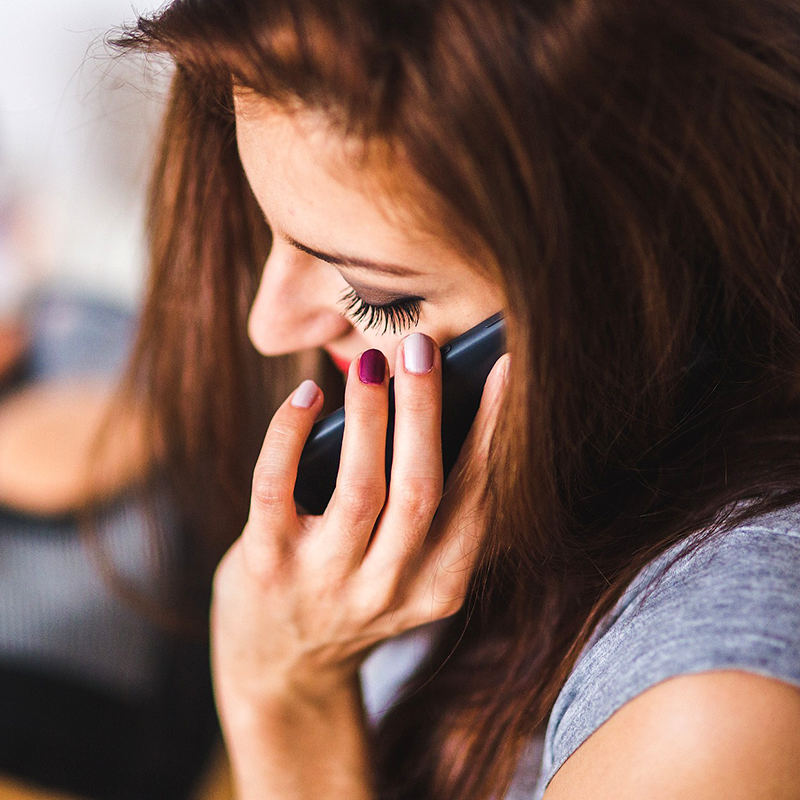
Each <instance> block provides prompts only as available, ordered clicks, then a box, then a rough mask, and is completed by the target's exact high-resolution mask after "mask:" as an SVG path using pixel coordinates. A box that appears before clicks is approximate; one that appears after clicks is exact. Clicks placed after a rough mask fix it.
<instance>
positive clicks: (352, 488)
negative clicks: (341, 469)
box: [336, 479, 386, 517]
mask: <svg viewBox="0 0 800 800" xmlns="http://www.w3.org/2000/svg"><path fill="white" fill-rule="evenodd" d="M385 500H386V489H385V487H384V485H383V483H382V482H381V483H379V482H377V481H375V480H374V479H349V480H346V481H344V482H343V483H342V484H341V485H337V487H336V502H337V504H338V505H339V507H340V508H342V509H343V510H344V512H345V513H346V514H347V515H349V516H354V517H362V516H367V515H373V514H375V515H376V514H377V513H378V512H379V511H380V509H381V508H383V504H384V502H385Z"/></svg>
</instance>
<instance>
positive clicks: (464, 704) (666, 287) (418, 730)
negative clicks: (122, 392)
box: [115, 0, 800, 800]
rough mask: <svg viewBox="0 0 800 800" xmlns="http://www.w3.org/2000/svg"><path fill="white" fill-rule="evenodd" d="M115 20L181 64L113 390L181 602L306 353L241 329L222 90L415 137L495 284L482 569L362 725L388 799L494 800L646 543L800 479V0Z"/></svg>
mask: <svg viewBox="0 0 800 800" xmlns="http://www.w3.org/2000/svg"><path fill="white" fill-rule="evenodd" d="M115 43H116V45H117V46H119V47H122V48H125V49H132V50H139V51H145V52H147V53H150V54H161V55H163V56H165V57H168V58H169V59H171V61H172V62H174V65H175V72H174V77H173V79H172V85H171V92H170V96H169V101H168V109H167V113H166V117H165V121H164V127H163V139H162V141H161V145H160V155H159V158H158V163H157V167H156V170H155V175H154V179H153V183H152V190H151V195H150V217H149V220H150V243H151V252H152V271H151V276H150V284H149V290H148V294H147V299H146V303H145V307H144V312H143V322H142V327H141V333H140V336H139V340H138V346H137V348H136V353H135V357H134V359H133V363H132V365H131V369H130V373H129V376H128V381H127V384H126V386H127V391H129V392H131V393H136V394H137V395H138V396H139V402H143V403H145V405H146V407H147V408H148V410H149V418H150V421H151V427H152V430H151V434H152V435H151V441H152V442H153V448H154V455H155V457H156V459H157V463H158V464H159V465H161V467H162V468H163V469H164V470H165V472H166V474H167V475H168V476H170V480H171V486H172V489H173V491H174V493H175V496H176V498H177V499H178V502H179V503H180V507H181V509H182V511H183V514H184V516H185V519H186V521H187V524H188V525H189V527H190V530H191V531H192V534H193V537H194V539H193V541H194V543H195V544H194V547H193V551H192V552H193V556H194V570H193V572H192V575H190V576H187V579H188V578H191V579H193V581H194V583H192V585H193V586H194V590H195V595H196V596H197V597H200V598H202V597H206V596H207V587H208V583H209V581H210V576H211V574H212V572H213V569H214V566H215V564H216V562H217V560H218V558H219V557H220V555H221V554H222V552H223V551H224V550H225V549H226V548H227V547H228V546H229V545H230V543H231V542H232V541H233V540H234V539H235V538H236V536H238V534H239V532H240V530H241V529H242V526H243V524H244V521H245V519H246V516H247V507H248V498H249V487H250V480H251V471H252V468H253V464H254V462H255V458H256V454H257V451H258V447H259V445H260V442H261V437H262V435H263V431H264V429H265V427H266V424H267V421H268V419H269V417H270V415H271V413H272V411H273V410H274V408H276V407H277V404H278V403H279V402H280V401H281V400H282V399H283V398H284V397H285V396H286V394H287V393H288V392H289V391H290V390H291V389H292V388H294V385H295V383H296V381H297V380H298V378H299V377H300V373H301V371H302V370H300V369H299V368H298V357H295V356H286V357H278V358H269V359H263V358H260V357H258V356H257V355H256V354H255V352H254V351H253V349H252V347H251V346H250V345H249V343H248V341H247V338H246V317H247V313H248V311H249V307H250V304H251V303H252V301H253V298H254V294H255V289H256V285H257V282H258V278H259V275H260V272H261V270H262V269H263V265H264V262H265V260H266V257H267V254H268V252H269V249H270V244H271V235H270V230H269V228H268V227H267V225H266V223H265V222H264V219H263V216H262V214H261V212H260V210H259V208H258V206H257V204H256V201H255V199H254V197H253V195H252V194H251V191H250V189H249V187H248V184H247V181H246V179H245V176H244V173H243V170H242V165H241V163H240V160H239V157H238V153H237V148H236V140H235V118H234V113H233V104H232V85H241V86H244V87H248V88H250V89H251V90H253V91H254V92H256V93H258V94H259V95H262V96H264V97H266V98H271V99H274V100H277V101H279V102H281V103H284V104H286V107H287V108H288V107H289V106H291V105H292V104H296V103H298V102H299V103H300V104H301V105H302V106H305V107H308V108H313V109H315V110H321V111H324V112H325V113H326V115H327V117H328V119H329V120H330V121H331V124H332V125H334V126H335V128H336V129H337V130H339V131H341V133H342V135H346V136H348V137H350V138H353V139H355V140H357V141H361V142H363V143H364V145H365V147H366V152H367V153H369V152H370V146H371V145H373V144H380V145H381V146H382V151H386V150H387V148H388V151H389V152H391V153H396V154H398V155H402V158H403V163H404V164H406V165H408V166H409V167H410V169H411V170H412V172H413V174H414V176H415V178H416V179H417V181H418V185H419V186H420V187H423V188H424V191H420V205H419V207H420V214H421V216H423V217H424V218H426V219H428V220H431V219H432V220H434V223H435V227H436V229H437V230H438V231H439V232H440V233H441V235H442V236H445V235H446V236H448V237H450V239H451V241H452V242H453V244H454V246H457V247H460V248H461V250H462V251H463V252H464V253H465V254H466V255H469V254H473V253H475V252H476V250H475V248H476V247H477V248H479V252H480V253H482V254H483V256H485V257H482V259H481V265H482V266H481V268H482V269H485V270H487V271H488V272H489V273H490V274H491V275H492V276H493V277H494V279H495V280H496V281H497V282H498V284H499V285H501V286H502V287H503V289H504V290H505V292H506V296H507V298H508V306H507V312H508V322H509V328H508V331H509V332H508V343H509V350H510V351H511V353H512V361H511V376H510V382H509V386H508V391H507V396H506V400H505V402H504V406H503V409H502V413H501V417H500V421H499V423H498V428H497V431H496V434H495V437H494V441H493V447H492V453H491V458H490V461H489V464H488V467H487V476H486V477H487V495H486V500H487V503H488V504H489V509H490V513H489V519H490V520H491V522H490V529H489V530H488V531H487V537H486V545H485V548H484V552H483V558H482V561H481V567H480V569H479V570H478V573H477V574H476V577H475V580H474V581H473V588H472V591H471V593H470V596H469V598H468V601H467V602H466V603H465V605H464V608H463V609H462V611H461V612H460V613H459V614H457V615H455V616H454V617H453V618H451V619H450V620H449V621H448V623H447V625H446V626H445V630H444V632H443V634H442V636H441V638H440V639H439V641H438V643H437V645H436V646H435V648H434V650H433V652H432V653H431V655H430V656H429V658H428V659H427V661H426V662H425V663H424V664H423V665H422V666H421V667H420V668H419V670H418V672H417V673H416V675H415V676H414V677H413V678H412V679H411V680H410V681H409V682H408V684H407V685H406V687H405V690H404V694H403V696H402V698H401V700H400V701H398V702H397V703H396V704H395V706H394V708H393V709H392V710H391V712H390V713H389V714H388V716H387V717H386V718H385V720H384V722H383V724H382V725H381V727H380V729H379V730H378V731H377V732H376V734H375V758H376V770H377V773H378V776H379V785H380V792H381V796H382V797H385V798H407V799H409V800H410V799H411V798H413V799H414V800H420V798H423V799H424V798H427V799H428V800H433V799H434V798H435V799H436V800H487V798H489V797H491V796H494V797H501V796H502V795H503V793H504V791H505V790H506V789H507V787H508V786H509V783H510V780H511V778H512V776H513V772H514V768H515V765H516V763H517V761H518V758H519V756H520V753H521V752H522V748H523V747H524V745H525V743H526V741H527V740H528V738H529V737H530V736H531V735H532V734H533V733H534V732H536V731H537V730H539V729H540V728H541V726H542V724H543V723H544V722H545V721H546V719H547V716H548V713H549V711H550V709H551V707H552V705H553V702H554V700H555V697H556V696H557V694H558V692H559V690H560V688H561V686H562V685H563V683H564V681H565V679H566V677H567V675H568V674H569V672H570V670H571V668H572V666H573V665H574V663H575V660H576V658H577V656H578V654H579V653H580V651H581V649H582V647H583V646H584V645H585V644H586V642H587V640H588V638H589V636H590V635H591V632H592V630H593V629H594V627H595V626H596V624H597V623H598V621H599V620H600V619H601V618H602V616H603V615H604V614H605V613H607V612H608V611H609V610H610V609H611V608H612V606H613V604H614V603H615V602H616V601H617V599H618V598H619V597H620V595H621V594H622V592H623V591H624V589H625V587H626V586H627V585H628V583H629V582H630V581H631V580H632V578H633V577H634V576H635V575H636V574H637V572H638V571H639V570H640V569H641V568H642V567H643V566H644V565H645V564H646V563H648V562H649V561H650V560H651V559H653V558H654V557H655V556H657V555H658V554H660V553H662V552H664V551H665V550H666V549H667V548H669V547H670V546H672V545H673V544H675V543H677V542H679V541H681V540H683V539H685V538H686V537H688V536H689V535H690V534H692V533H695V532H702V533H703V535H704V536H712V535H720V534H721V533H723V532H724V531H725V530H726V529H729V528H730V526H731V525H733V524H735V523H737V522H740V521H742V520H743V519H745V518H749V517H752V516H754V515H756V514H759V513H762V512H764V511H767V510H772V509H776V508H779V507H783V506H786V505H789V504H791V503H795V502H797V501H798V500H800V402H798V390H799V389H800V372H799V369H798V368H799V366H800V364H799V362H800V329H799V328H798V321H799V320H800V271H799V270H798V257H800V203H799V202H798V200H799V199H800V198H799V196H798V188H800V182H798V178H800V160H799V155H800V152H799V149H798V148H799V143H800V138H799V136H800V4H798V2H797V1H796V0H759V2H758V3H754V2H752V1H751V0H646V1H643V0H336V1H334V0H175V2H172V3H171V4H169V5H168V6H167V7H166V8H164V9H162V10H161V11H159V12H157V13H155V14H152V15H150V16H145V17H142V18H140V19H139V20H138V21H137V22H136V23H135V24H134V25H132V26H130V27H129V28H128V29H126V30H125V31H124V32H123V33H121V34H119V35H118V36H117V37H116V39H115ZM303 356H304V357H305V358H306V361H305V363H306V366H307V365H308V363H309V362H308V354H303ZM314 363H315V364H316V366H315V369H316V373H317V374H316V377H317V378H318V379H319V381H320V382H321V383H322V385H323V388H325V389H326V393H327V395H328V398H327V399H328V402H329V404H330V406H335V405H337V404H338V403H339V402H341V381H340V380H339V381H338V384H337V383H336V382H335V381H336V376H335V374H334V372H333V370H332V369H331V368H330V365H329V364H327V363H326V362H325V360H324V358H323V357H320V358H318V359H316V360H315V362H314ZM304 377H307V375H304ZM743 500H746V501H748V502H747V503H737V501H743ZM731 509H735V511H734V512H733V513H730V512H731ZM698 541H699V540H698ZM190 582H191V581H190Z"/></svg>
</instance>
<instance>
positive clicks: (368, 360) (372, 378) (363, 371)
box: [358, 350, 386, 384]
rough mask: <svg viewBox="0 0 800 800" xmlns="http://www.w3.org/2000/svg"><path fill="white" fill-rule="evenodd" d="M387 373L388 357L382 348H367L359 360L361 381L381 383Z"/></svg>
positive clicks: (359, 377)
mask: <svg viewBox="0 0 800 800" xmlns="http://www.w3.org/2000/svg"><path fill="white" fill-rule="evenodd" d="M385 375H386V359H385V358H384V357H383V353H381V351H380V350H367V351H365V352H364V353H362V354H361V358H360V359H359V361H358V379H359V380H360V381H361V383H370V384H380V383H383V378H384V376H385Z"/></svg>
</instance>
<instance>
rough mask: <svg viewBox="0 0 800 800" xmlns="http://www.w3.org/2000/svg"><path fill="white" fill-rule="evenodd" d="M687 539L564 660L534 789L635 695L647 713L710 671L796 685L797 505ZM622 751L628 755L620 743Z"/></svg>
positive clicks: (799, 669)
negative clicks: (573, 660) (565, 669)
mask: <svg viewBox="0 0 800 800" xmlns="http://www.w3.org/2000/svg"><path fill="white" fill-rule="evenodd" d="M686 546H687V543H683V544H682V545H680V546H678V547H677V548H675V549H674V550H673V551H671V552H668V553H666V554H664V556H662V557H661V558H659V559H656V561H654V562H653V563H652V564H651V565H650V566H649V567H648V568H647V569H646V570H644V571H643V573H642V574H641V575H640V576H639V578H637V580H636V581H634V582H633V584H632V585H631V587H629V590H628V591H627V592H626V593H625V595H624V596H623V598H622V599H621V600H620V602H619V603H618V604H617V607H616V608H615V609H614V610H613V612H612V613H611V614H609V616H608V618H607V619H606V620H605V621H604V622H603V624H602V625H601V626H600V627H599V628H598V631H597V632H596V634H595V636H594V637H593V638H592V640H591V642H590V644H589V646H587V648H586V649H585V651H584V653H583V654H582V656H581V658H580V660H579V662H578V664H577V665H576V666H575V668H574V669H573V671H572V673H571V675H570V676H569V678H568V680H567V682H566V684H565V686H564V687H563V689H562V691H561V693H560V695H559V697H558V699H557V701H556V704H555V706H554V708H553V712H552V714H551V718H550V722H549V725H548V729H547V734H546V740H545V754H544V761H543V764H542V775H541V778H542V781H543V783H542V785H541V787H540V791H542V789H543V787H544V786H546V785H547V782H548V781H549V780H550V779H551V778H552V776H553V775H555V774H556V772H557V771H558V770H559V769H560V768H561V767H562V765H563V764H564V763H565V762H566V761H567V759H569V758H570V757H571V756H572V755H573V754H574V753H576V751H577V750H578V749H579V748H580V747H581V746H582V745H583V743H584V742H586V741H587V740H588V739H589V738H590V737H592V735H593V734H595V732H597V731H599V729H600V728H601V726H604V725H605V724H607V723H609V722H610V720H611V719H612V718H616V719H617V721H616V722H615V723H614V728H617V727H618V725H619V724H620V722H619V720H620V719H622V721H623V722H624V720H625V719H626V718H627V714H628V713H632V712H631V709H632V708H634V704H640V703H645V704H647V708H648V713H652V709H650V704H651V703H654V702H657V701H658V700H659V698H661V697H664V698H666V697H667V694H668V693H672V692H677V691H679V690H681V691H682V690H684V687H685V691H694V689H692V688H691V687H692V686H698V687H699V686H701V685H702V686H703V687H706V686H707V685H708V680H710V679H709V678H708V675H718V676H719V675H721V676H722V677H720V678H719V680H721V681H723V682H728V681H731V680H732V678H731V677H730V675H731V674H736V675H739V679H738V680H740V681H746V680H747V679H750V680H752V681H758V680H761V681H764V680H769V679H774V680H775V682H777V685H778V686H779V687H781V689H782V690H783V687H784V686H789V687H792V686H797V687H800V507H798V506H795V507H791V508H788V509H785V510H783V511H780V512H776V513H774V514H769V515H762V516H760V517H757V518H755V519H753V520H751V521H748V522H746V523H743V524H741V525H739V526H737V527H735V528H733V529H732V530H729V531H727V532H725V533H724V534H720V535H719V536H716V537H714V538H711V539H709V540H707V541H704V542H703V543H702V544H701V545H700V546H699V547H697V548H696V549H694V550H686ZM680 555H683V557H682V558H679V560H677V561H675V556H680ZM720 671H724V672H720ZM701 674H702V676H701ZM678 678H680V680H677V679H678ZM684 681H689V683H688V684H687V683H684ZM752 686H753V689H754V691H762V690H763V689H759V688H758V687H763V684H762V683H753V684H752ZM713 696H716V695H713ZM670 702H672V701H670ZM709 702H710V700H709ZM623 711H624V712H625V714H624V715H623V713H622V712H623ZM670 713H676V714H677V713H679V710H675V709H674V708H672V709H670ZM617 715H619V717H617ZM621 752H622V754H623V755H622V759H623V761H625V762H628V761H629V756H628V755H627V753H628V748H627V746H625V748H624V749H623V750H622V751H621ZM539 796H541V795H539ZM547 797H548V800H549V797H550V796H549V795H547Z"/></svg>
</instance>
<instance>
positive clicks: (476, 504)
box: [411, 354, 510, 620]
mask: <svg viewBox="0 0 800 800" xmlns="http://www.w3.org/2000/svg"><path fill="white" fill-rule="evenodd" d="M509 359H510V357H509V355H508V354H505V355H503V356H501V357H500V358H499V359H498V360H497V361H496V362H495V364H494V366H493V367H492V370H491V372H490V373H489V376H488V377H487V379H486V383H485V385H484V388H483V393H482V395H481V403H480V407H479V409H478V413H477V415H476V416H475V420H474V422H473V423H472V426H471V428H470V431H469V434H468V436H467V439H466V441H465V442H464V445H463V447H462V449H461V452H460V453H459V457H458V460H457V461H456V464H455V466H454V467H453V471H452V472H451V474H450V476H449V477H448V480H447V485H446V487H445V491H444V494H443V497H442V501H441V503H440V505H439V509H438V511H437V513H436V518H435V520H434V523H433V526H432V529H431V535H430V536H429V537H428V539H427V544H428V548H427V550H426V552H425V553H424V554H423V559H422V564H421V566H420V568H419V570H418V571H417V572H416V577H415V586H414V588H413V589H412V591H411V594H412V596H414V597H417V598H419V601H418V607H417V610H416V613H417V614H418V615H419V616H420V618H421V619H423V618H424V619H425V620H430V619H439V618H441V617H444V616H449V615H450V614H454V613H455V612H456V611H458V609H459V608H460V607H461V605H462V603H463V601H464V598H465V597H466V593H467V589H468V587H469V581H470V579H471V578H472V574H473V572H474V570H475V566H476V563H477V559H478V556H479V554H480V551H481V545H482V543H483V540H484V536H485V533H486V529H487V522H488V520H487V517H486V509H485V503H484V499H485V489H486V470H487V464H488V459H489V451H490V447H491V442H492V436H493V435H494V431H495V428H496V426H497V418H498V414H499V411H500V408H501V407H502V399H503V394H504V389H505V385H506V376H507V374H508V372H507V371H508V368H509V363H510V361H509Z"/></svg>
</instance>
